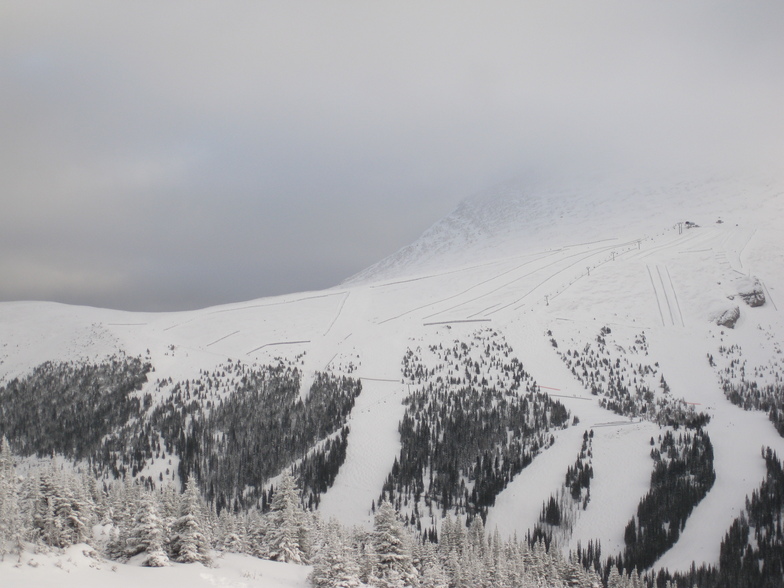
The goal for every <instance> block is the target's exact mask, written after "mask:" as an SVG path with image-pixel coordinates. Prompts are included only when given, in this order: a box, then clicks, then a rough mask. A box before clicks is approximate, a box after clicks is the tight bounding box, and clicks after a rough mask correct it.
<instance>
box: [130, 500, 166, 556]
mask: <svg viewBox="0 0 784 588" xmlns="http://www.w3.org/2000/svg"><path fill="white" fill-rule="evenodd" d="M163 539H164V534H163V521H162V520H161V518H160V516H159V515H158V506H157V504H156V503H155V499H154V497H153V496H152V495H151V494H150V493H149V492H144V493H143V494H142V499H141V501H140V502H139V508H138V510H137V512H136V516H135V517H134V521H133V526H132V528H131V530H130V532H129V536H128V540H127V545H128V549H127V555H128V556H129V557H133V556H134V555H137V554H139V553H145V554H147V555H146V557H145V559H144V561H143V562H142V565H144V566H148V567H152V568H159V567H162V566H166V565H169V558H168V556H167V555H166V552H165V551H164V550H163Z"/></svg>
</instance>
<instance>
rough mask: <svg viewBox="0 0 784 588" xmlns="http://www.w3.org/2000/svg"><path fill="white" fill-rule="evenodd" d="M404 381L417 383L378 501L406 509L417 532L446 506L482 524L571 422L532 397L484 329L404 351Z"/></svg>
mask: <svg viewBox="0 0 784 588" xmlns="http://www.w3.org/2000/svg"><path fill="white" fill-rule="evenodd" d="M425 353H426V354H427V355H428V356H429V357H428V359H427V360H426V359H425V358H424V357H423V355H424V354H425ZM428 365H431V366H435V367H433V368H430V369H428V368H427V367H426V366H428ZM403 375H404V378H406V379H407V380H408V381H409V382H410V383H411V384H412V386H416V387H415V388H414V389H413V390H412V392H411V393H410V394H409V396H408V397H407V398H406V399H405V401H404V404H405V405H406V412H405V415H404V416H403V420H402V421H401V423H400V427H399V430H400V440H401V444H402V449H401V451H400V455H399V457H398V458H397V459H396V461H395V464H394V466H393V468H392V472H391V473H390V475H389V477H388V479H387V482H386V484H385V485H384V489H383V492H382V499H387V500H389V501H391V502H393V503H394V504H395V505H396V506H397V507H398V509H403V510H410V511H411V520H412V521H413V522H414V523H415V524H416V525H417V527H418V528H421V526H422V525H421V519H422V518H423V517H429V518H430V523H431V524H433V523H434V521H435V519H437V518H440V517H441V516H443V515H445V514H446V513H447V512H449V511H450V510H451V511H453V512H454V513H455V514H456V515H467V520H468V521H470V520H472V518H473V517H475V516H477V515H479V516H481V517H482V519H484V518H485V516H486V514H487V509H488V508H489V507H491V506H492V505H493V504H494V503H495V497H496V496H497V495H498V493H499V492H501V490H503V489H504V488H505V487H506V485H507V484H508V483H509V482H510V481H511V480H512V479H513V478H514V476H516V475H517V474H519V473H520V472H521V471H522V470H523V468H525V467H526V466H527V465H528V464H530V463H531V461H532V460H533V458H534V457H535V456H536V455H537V454H538V453H539V452H540V451H542V450H544V449H546V448H547V447H549V446H550V445H551V444H552V443H553V442H554V439H555V438H554V437H553V435H552V431H553V430H556V429H559V428H562V427H565V426H567V425H568V424H569V422H568V421H569V414H568V412H567V410H566V408H565V407H564V406H563V405H562V404H561V403H560V402H558V401H554V400H552V399H551V398H550V397H549V396H548V395H547V394H544V393H542V392H540V391H539V388H538V386H537V385H536V382H534V381H533V379H532V378H531V376H530V375H529V374H528V373H527V372H526V371H525V370H524V369H523V366H522V364H521V363H520V362H519V361H518V360H517V359H516V358H515V357H513V354H512V350H511V348H510V347H509V345H508V344H507V343H506V342H505V341H504V340H503V338H502V337H500V336H499V335H498V334H497V333H495V332H494V331H491V330H483V331H479V332H477V333H476V334H475V335H474V337H473V338H472V339H470V340H468V341H454V342H453V343H452V345H451V346H447V347H444V346H443V345H442V344H439V345H431V346H430V347H429V348H428V349H427V351H426V352H422V350H421V349H417V350H416V351H413V350H410V349H409V350H408V352H407V353H406V355H405V357H404V358H403ZM404 507H407V508H404ZM435 513H437V514H438V516H437V517H436V516H434V514H435ZM425 523H426V524H427V521H425Z"/></svg>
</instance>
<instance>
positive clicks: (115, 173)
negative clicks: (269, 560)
mask: <svg viewBox="0 0 784 588" xmlns="http://www.w3.org/2000/svg"><path fill="white" fill-rule="evenodd" d="M782 105H784V3H782V2H780V1H770V2H765V1H755V2H748V1H743V2H740V1H738V2H722V1H721V0H713V1H710V2H696V1H693V2H675V1H657V2H650V1H646V2H635V1H633V0H624V1H623V2H607V1H596V2H593V1H590V2H585V1H581V2H561V1H559V0H544V1H541V2H526V1H515V2H495V3H493V2H490V3H488V2H457V1H455V0H449V1H445V2H412V3H409V2H400V1H397V0H396V1H390V2H370V1H362V2H343V1H326V2H296V1H291V0H286V1H282V2H265V1H263V0H256V1H252V2H232V1H225V0H222V1H220V2H218V1H216V2H206V1H194V0H188V1H187V2H177V1H172V0H167V1H166V2H160V1H159V0H154V1H144V0H127V1H125V2H116V1H111V0H96V1H93V2H84V1H79V0H69V1H62V0H56V1H52V2H47V1H45V0H35V1H34V2H33V1H30V0H19V1H16V0H2V2H0V300H29V299H36V300H55V301H60V302H67V303H75V304H87V305H93V306H106V307H111V308H123V309H129V310H180V309H183V310H184V309H191V308H198V307H203V306H208V305H212V304H219V303H224V302H233V301H241V300H247V299H252V298H258V297H261V296H267V295H274V294H280V293H289V292H296V291H302V290H310V289H319V288H323V287H328V286H332V285H335V284H337V283H339V282H340V281H341V280H342V279H344V278H346V277H348V276H349V275H351V274H353V273H355V272H357V271H359V270H361V269H363V268H364V267H366V266H368V265H370V264H371V263H373V262H375V261H377V260H379V259H380V258H382V257H384V256H386V255H388V254H390V253H393V252H394V251H395V250H397V249H398V248H400V247H402V246H404V245H406V244H408V243H410V242H411V241H413V240H414V239H415V238H416V237H417V236H418V235H419V234H420V233H421V232H422V231H423V230H424V229H426V228H427V227H428V226H430V225H431V224H432V223H433V222H435V221H436V220H438V219H439V218H440V217H442V216H444V215H445V214H447V213H448V212H450V210H452V209H453V208H454V207H455V206H456V205H457V203H458V202H459V201H460V200H461V199H463V198H465V197H466V196H469V195H471V194H472V193H474V192H477V191H480V190H483V189H485V188H487V187H489V186H491V185H493V184H495V183H498V182H502V181H504V180H506V179H508V178H509V177H511V176H515V175H517V174H519V173H520V172H522V171H525V170H530V169H542V168H544V169H548V170H551V171H552V170H556V171H558V170H566V169H569V168H596V167H602V166H606V167H608V168H610V167H613V166H624V165H636V164H640V163H641V162H650V161H655V162H662V161H667V162H674V161H678V162H683V161H689V162H691V161H692V160H694V159H700V160H707V161H711V162H713V163H715V164H717V165H720V166H726V165H743V164H747V163H749V162H752V161H755V160H760V159H766V160H768V161H773V162H775V161H778V162H782V161H784V142H783V141H782V139H783V138H784V107H783V106H782Z"/></svg>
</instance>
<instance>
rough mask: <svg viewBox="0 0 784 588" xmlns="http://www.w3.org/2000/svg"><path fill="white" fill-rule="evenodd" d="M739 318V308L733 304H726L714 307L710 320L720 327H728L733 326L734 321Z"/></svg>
mask: <svg viewBox="0 0 784 588" xmlns="http://www.w3.org/2000/svg"><path fill="white" fill-rule="evenodd" d="M739 318H740V308H738V307H737V305H735V304H727V305H725V306H721V307H719V308H716V309H714V310H713V312H711V315H710V320H711V322H714V323H716V324H717V325H719V326H720V327H728V328H730V329H732V328H734V327H735V323H737V322H738V319H739Z"/></svg>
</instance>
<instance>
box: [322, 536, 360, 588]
mask: <svg viewBox="0 0 784 588" xmlns="http://www.w3.org/2000/svg"><path fill="white" fill-rule="evenodd" d="M325 540H326V543H325V545H324V547H323V548H322V550H321V551H320V553H319V555H318V556H317V557H316V561H315V562H314V566H313V572H312V573H311V575H310V581H311V583H312V584H313V585H314V586H316V587H317V588H333V587H334V588H356V587H357V586H359V585H360V584H361V582H360V579H359V575H360V568H359V564H358V563H357V557H356V553H355V552H354V550H353V549H352V548H351V547H350V545H348V543H347V541H346V539H345V537H344V536H343V531H342V529H341V528H340V525H339V524H338V523H337V522H336V521H334V522H331V523H330V524H329V526H328V528H327V532H326V537H325Z"/></svg>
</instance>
